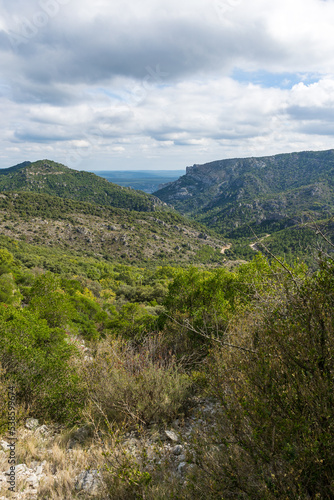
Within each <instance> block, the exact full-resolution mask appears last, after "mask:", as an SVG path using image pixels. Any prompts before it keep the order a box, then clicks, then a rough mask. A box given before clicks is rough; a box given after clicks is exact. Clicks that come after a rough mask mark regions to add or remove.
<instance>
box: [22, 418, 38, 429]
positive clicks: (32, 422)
mask: <svg viewBox="0 0 334 500" xmlns="http://www.w3.org/2000/svg"><path fill="white" fill-rule="evenodd" d="M38 425H39V422H38V420H37V419H36V418H28V420H27V421H26V423H25V427H26V429H29V430H34V429H36V428H37V427H38Z"/></svg>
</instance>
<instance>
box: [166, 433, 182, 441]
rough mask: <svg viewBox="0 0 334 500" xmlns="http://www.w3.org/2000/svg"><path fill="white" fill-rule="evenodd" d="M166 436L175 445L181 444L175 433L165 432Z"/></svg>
mask: <svg viewBox="0 0 334 500" xmlns="http://www.w3.org/2000/svg"><path fill="white" fill-rule="evenodd" d="M165 434H166V436H167V437H168V438H169V439H170V440H171V441H174V442H175V443H178V442H179V437H178V435H177V434H176V432H174V431H165Z"/></svg>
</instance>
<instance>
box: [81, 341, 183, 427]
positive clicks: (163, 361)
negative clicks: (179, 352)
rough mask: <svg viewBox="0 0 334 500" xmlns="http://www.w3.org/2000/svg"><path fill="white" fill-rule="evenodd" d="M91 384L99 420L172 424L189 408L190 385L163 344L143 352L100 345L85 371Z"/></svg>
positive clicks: (114, 344)
mask: <svg viewBox="0 0 334 500" xmlns="http://www.w3.org/2000/svg"><path fill="white" fill-rule="evenodd" d="M85 370H86V375H85V379H86V383H87V384H88V387H89V394H90V398H91V400H92V402H93V403H94V405H95V406H96V408H97V409H98V411H97V412H96V413H97V416H99V412H101V413H100V417H103V416H105V417H107V418H108V420H110V421H117V422H122V421H127V422H128V423H130V424H131V425H135V424H139V423H140V424H145V425H147V424H149V423H152V422H161V421H169V420H170V419H172V418H173V417H175V416H176V415H177V413H178V411H180V409H182V408H184V405H185V403H186V401H187V398H188V397H189V395H190V389H191V384H192V382H191V380H190V378H189V377H188V376H187V375H186V374H184V373H183V372H182V370H181V369H180V367H178V366H177V364H176V362H175V360H174V359H173V357H171V356H170V355H169V354H168V352H166V351H165V349H164V346H163V343H161V341H160V340H159V338H150V337H148V338H147V340H146V341H145V342H144V343H143V345H142V346H141V347H139V348H136V349H135V348H134V347H133V346H131V344H129V343H127V342H125V341H124V340H112V339H107V340H105V341H103V342H101V343H100V344H99V346H98V347H97V352H96V354H95V356H94V360H93V361H92V362H91V363H90V364H89V365H87V366H86V368H85Z"/></svg>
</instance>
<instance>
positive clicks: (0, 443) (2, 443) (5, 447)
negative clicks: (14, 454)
mask: <svg viewBox="0 0 334 500" xmlns="http://www.w3.org/2000/svg"><path fill="white" fill-rule="evenodd" d="M0 448H1V449H2V450H3V451H7V450H9V444H8V443H7V441H4V440H3V439H2V440H1V441H0Z"/></svg>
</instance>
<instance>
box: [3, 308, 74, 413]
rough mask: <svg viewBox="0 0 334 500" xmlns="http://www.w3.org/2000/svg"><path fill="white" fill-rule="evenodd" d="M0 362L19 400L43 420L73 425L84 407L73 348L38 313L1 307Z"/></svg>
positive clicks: (63, 336) (62, 335)
mask: <svg viewBox="0 0 334 500" xmlns="http://www.w3.org/2000/svg"><path fill="white" fill-rule="evenodd" d="M0 329H1V337H0V362H1V365H2V366H3V368H4V369H5V370H6V376H7V377H9V378H10V379H11V380H12V381H13V382H14V383H15V384H16V386H17V391H18V393H17V396H18V401H19V402H21V403H23V404H24V405H25V406H26V407H27V408H29V409H30V411H31V412H32V414H33V415H34V416H40V417H42V418H43V419H55V420H58V421H63V422H64V421H65V422H66V421H67V422H73V421H74V420H75V419H76V418H77V416H78V415H77V414H78V411H79V410H80V408H81V407H82V405H83V404H84V400H83V391H82V388H81V386H80V381H79V377H78V374H77V370H76V368H75V363H73V357H74V356H75V354H76V349H75V348H74V347H73V346H72V345H71V344H69V343H68V342H67V340H66V335H65V334H64V332H62V331H61V330H60V329H56V328H50V327H49V326H48V324H47V322H46V320H43V319H40V318H39V317H38V315H37V314H35V313H33V312H31V311H28V310H27V309H24V310H17V309H15V308H14V307H12V306H6V305H5V304H2V305H0Z"/></svg>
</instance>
